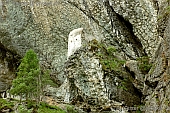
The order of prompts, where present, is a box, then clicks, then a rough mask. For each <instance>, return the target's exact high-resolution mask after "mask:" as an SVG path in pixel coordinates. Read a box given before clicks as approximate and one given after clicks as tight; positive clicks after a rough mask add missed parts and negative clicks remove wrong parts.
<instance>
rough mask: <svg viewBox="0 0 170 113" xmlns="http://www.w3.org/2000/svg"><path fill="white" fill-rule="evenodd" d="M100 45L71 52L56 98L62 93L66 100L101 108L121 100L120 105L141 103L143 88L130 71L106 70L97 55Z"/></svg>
mask: <svg viewBox="0 0 170 113" xmlns="http://www.w3.org/2000/svg"><path fill="white" fill-rule="evenodd" d="M100 49H101V48H99V49H96V50H93V51H91V47H90V45H89V46H85V47H82V48H80V49H79V50H77V51H76V52H75V53H74V55H72V56H70V58H69V59H68V61H67V62H66V64H65V66H66V67H65V75H66V76H67V78H66V80H65V82H64V83H63V84H62V85H61V87H60V88H59V89H57V92H56V97H55V98H57V99H58V98H59V97H60V99H61V98H62V99H63V101H64V102H66V103H74V104H76V105H78V106H80V108H82V109H83V107H84V106H82V105H88V106H89V109H90V110H91V111H95V110H97V109H98V112H99V111H100V110H105V109H106V108H105V107H108V106H109V107H108V109H110V108H112V107H114V106H116V105H115V102H117V103H119V105H118V106H119V107H120V106H122V105H126V106H134V105H138V104H140V101H141V100H140V92H138V91H137V89H136V88H134V86H133V84H132V82H131V81H130V80H129V78H130V75H129V73H128V72H126V71H125V70H124V71H122V72H120V73H118V72H116V71H115V72H114V71H104V70H103V68H102V65H101V64H100V60H99V59H98V58H97V56H96V54H97V52H98V51H101V50H100ZM127 97H128V98H127ZM79 103H81V105H79ZM99 106H101V107H102V108H100V107H99ZM118 106H117V107H118ZM86 109H87V108H86ZM110 110H111V109H110ZM111 111H114V110H111Z"/></svg>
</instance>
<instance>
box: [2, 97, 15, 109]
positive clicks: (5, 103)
mask: <svg viewBox="0 0 170 113" xmlns="http://www.w3.org/2000/svg"><path fill="white" fill-rule="evenodd" d="M13 107H14V103H13V102H8V101H7V100H5V99H2V98H0V110H2V109H12V108H13Z"/></svg>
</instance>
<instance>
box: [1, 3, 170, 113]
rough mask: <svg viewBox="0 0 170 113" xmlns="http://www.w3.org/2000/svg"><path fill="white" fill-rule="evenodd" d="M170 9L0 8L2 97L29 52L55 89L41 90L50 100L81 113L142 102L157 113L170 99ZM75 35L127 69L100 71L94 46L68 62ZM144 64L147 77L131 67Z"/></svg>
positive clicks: (99, 5)
mask: <svg viewBox="0 0 170 113" xmlns="http://www.w3.org/2000/svg"><path fill="white" fill-rule="evenodd" d="M30 1H31V2H30ZM169 4H170V3H169V1H167V0H49V1H47V0H0V92H4V91H5V90H7V89H8V88H9V86H10V85H11V81H12V79H13V78H15V72H16V69H17V67H18V65H19V61H20V59H21V58H22V57H23V56H24V54H25V52H26V51H27V50H28V49H30V48H31V49H33V50H35V52H36V53H37V55H38V57H39V59H40V63H41V65H42V66H44V67H45V68H46V69H50V70H51V77H52V78H53V80H54V81H55V82H56V84H59V86H60V85H61V87H59V88H58V89H56V88H51V87H47V91H48V92H47V93H48V94H49V95H52V96H53V97H54V98H57V99H61V101H65V102H71V103H73V104H74V103H75V102H78V101H83V102H84V104H83V105H82V108H84V106H86V105H87V106H86V110H87V112H88V110H89V109H90V110H92V111H95V110H96V109H98V108H100V107H101V106H102V108H101V109H100V110H107V109H108V108H109V110H110V111H111V109H112V108H114V107H113V106H116V105H119V106H124V105H127V106H133V105H134V104H136V105H137V104H141V102H142V104H145V106H151V105H154V106H159V107H162V109H160V110H161V111H160V112H163V110H165V108H166V107H167V106H169V98H170V97H169V89H170V88H169V74H170V72H169V55H170V54H169V42H170V41H169V39H170V38H169V36H170V35H169V33H170V31H169V29H170V28H169V23H170V22H169V21H170V20H169V14H170V13H169V12H170V11H169V7H168V6H169ZM77 28H83V35H82V37H83V38H82V41H84V40H88V41H92V40H93V39H96V40H97V41H98V42H100V43H102V44H104V45H105V46H106V47H109V46H114V47H115V48H116V50H117V53H116V55H113V56H116V58H119V59H123V60H125V61H127V62H126V65H125V66H124V67H121V71H120V72H121V73H115V72H112V71H108V70H107V71H106V70H104V69H103V65H101V63H100V62H101V61H100V58H98V57H97V56H96V55H95V53H96V52H98V51H97V50H98V49H95V46H94V47H92V48H91V46H89V45H86V44H84V45H82V46H83V47H82V48H80V49H79V50H77V51H76V52H75V53H74V54H73V55H71V56H70V57H69V58H68V60H67V52H68V35H69V33H70V31H72V30H73V29H77ZM87 44H88V42H87ZM143 56H146V57H149V58H150V63H152V67H151V69H150V71H149V73H142V72H140V70H139V67H138V65H137V64H138V61H137V60H136V59H138V58H139V57H143ZM56 90H58V91H56ZM59 91H60V92H59ZM74 100H75V101H74ZM103 103H106V105H104V104H103ZM92 105H95V108H93V107H92ZM107 105H108V106H107ZM114 110H115V109H112V111H114ZM115 112H120V111H115ZM122 112H123V111H122ZM148 112H149V111H146V113H148ZM154 112H155V113H156V112H159V111H154Z"/></svg>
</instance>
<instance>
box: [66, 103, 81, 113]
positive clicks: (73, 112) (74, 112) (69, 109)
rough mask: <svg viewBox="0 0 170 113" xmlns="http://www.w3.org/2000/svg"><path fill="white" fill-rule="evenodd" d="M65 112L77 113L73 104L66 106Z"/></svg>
mask: <svg viewBox="0 0 170 113" xmlns="http://www.w3.org/2000/svg"><path fill="white" fill-rule="evenodd" d="M67 113H78V112H77V111H76V110H74V107H73V106H69V105H68V106H67Z"/></svg>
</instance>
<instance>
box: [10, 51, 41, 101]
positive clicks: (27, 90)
mask: <svg viewBox="0 0 170 113" xmlns="http://www.w3.org/2000/svg"><path fill="white" fill-rule="evenodd" d="M39 76H40V66H39V60H38V58H37V55H36V53H35V52H34V51H33V50H32V49H30V50H28V51H27V52H26V54H25V56H24V58H23V59H22V62H21V64H20V66H19V67H18V72H17V77H16V79H14V80H13V82H12V89H11V91H10V92H11V94H13V95H19V96H21V98H22V97H25V98H26V99H28V97H31V98H33V97H34V98H37V96H38V91H39V90H38V85H39V84H38V83H39V81H38V80H39V79H38V78H39Z"/></svg>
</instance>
